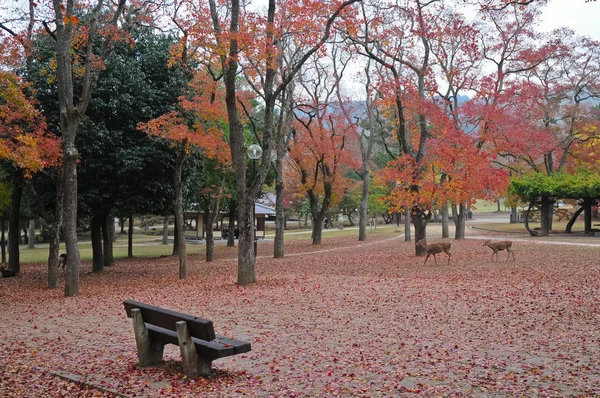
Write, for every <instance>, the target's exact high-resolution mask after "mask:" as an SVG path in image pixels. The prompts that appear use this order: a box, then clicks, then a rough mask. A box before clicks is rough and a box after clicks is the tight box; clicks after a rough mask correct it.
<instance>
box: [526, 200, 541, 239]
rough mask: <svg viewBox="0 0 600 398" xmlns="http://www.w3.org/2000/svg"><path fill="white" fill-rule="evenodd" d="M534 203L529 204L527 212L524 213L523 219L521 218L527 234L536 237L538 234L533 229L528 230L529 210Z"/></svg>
mask: <svg viewBox="0 0 600 398" xmlns="http://www.w3.org/2000/svg"><path fill="white" fill-rule="evenodd" d="M533 205H534V202H531V203H529V208H528V209H527V212H526V213H525V217H524V218H523V221H524V223H523V225H524V226H525V229H526V230H527V232H529V235H531V236H538V233H537V232H535V231H534V230H533V229H531V228H529V215H530V214H531V208H532V207H533Z"/></svg>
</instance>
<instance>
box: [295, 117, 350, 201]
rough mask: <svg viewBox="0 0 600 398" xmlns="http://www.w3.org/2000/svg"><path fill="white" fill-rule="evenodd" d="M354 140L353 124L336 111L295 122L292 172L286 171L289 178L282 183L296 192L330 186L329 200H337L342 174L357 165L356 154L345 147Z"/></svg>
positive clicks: (314, 190) (318, 191) (321, 190)
mask: <svg viewBox="0 0 600 398" xmlns="http://www.w3.org/2000/svg"><path fill="white" fill-rule="evenodd" d="M356 140H357V132H356V125H354V124H349V123H348V122H347V121H346V119H345V118H344V117H343V115H341V114H340V113H339V112H338V113H337V114H333V113H331V114H330V113H329V112H327V111H324V113H323V114H322V115H321V116H320V117H319V118H318V119H313V121H312V123H310V124H309V123H308V122H307V121H306V122H305V123H300V122H297V123H296V136H295V137H294V142H293V143H292V144H291V149H290V158H291V159H292V160H293V162H294V168H292V170H294V169H295V172H293V171H288V172H287V176H288V177H292V180H290V181H288V182H286V186H287V185H289V186H290V187H294V191H295V192H298V193H305V192H308V191H312V192H313V193H314V194H316V195H320V194H323V193H324V191H325V189H331V192H332V199H334V200H335V199H336V198H337V200H338V201H339V200H341V198H342V196H343V191H344V186H345V179H344V178H342V175H343V173H345V172H346V171H347V170H348V169H356V168H358V167H359V164H358V162H357V159H356V157H355V156H354V155H353V154H352V153H351V151H349V150H348V146H349V144H350V143H351V142H353V141H356ZM302 175H304V178H302ZM294 176H295V178H294ZM302 181H303V182H302ZM326 186H327V187H328V188H326Z"/></svg>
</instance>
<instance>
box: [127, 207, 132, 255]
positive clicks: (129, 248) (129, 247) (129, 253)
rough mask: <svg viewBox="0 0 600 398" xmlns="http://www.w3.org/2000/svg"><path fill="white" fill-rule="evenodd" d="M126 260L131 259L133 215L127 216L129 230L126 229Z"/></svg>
mask: <svg viewBox="0 0 600 398" xmlns="http://www.w3.org/2000/svg"><path fill="white" fill-rule="evenodd" d="M127 258H133V213H131V214H129V228H128V229H127Z"/></svg>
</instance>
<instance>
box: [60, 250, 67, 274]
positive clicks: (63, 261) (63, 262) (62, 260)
mask: <svg viewBox="0 0 600 398" xmlns="http://www.w3.org/2000/svg"><path fill="white" fill-rule="evenodd" d="M58 266H59V267H60V266H62V270H63V272H65V267H66V266H67V253H63V254H61V255H60V257H58Z"/></svg>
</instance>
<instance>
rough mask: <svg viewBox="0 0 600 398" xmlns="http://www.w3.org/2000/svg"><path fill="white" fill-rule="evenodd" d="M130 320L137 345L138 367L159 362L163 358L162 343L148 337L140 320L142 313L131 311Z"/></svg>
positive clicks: (146, 330)
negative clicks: (131, 320)
mask: <svg viewBox="0 0 600 398" xmlns="http://www.w3.org/2000/svg"><path fill="white" fill-rule="evenodd" d="M131 318H132V319H133V332H134V333H135V344H136V345H137V350H138V358H139V360H140V366H148V365H152V364H155V363H157V362H160V361H161V360H162V357H163V350H164V347H165V345H164V343H163V342H162V341H160V340H154V339H152V338H151V337H150V335H149V334H148V329H147V328H146V324H145V323H144V319H143V318H142V311H141V310H140V309H139V308H133V309H132V310H131Z"/></svg>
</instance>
